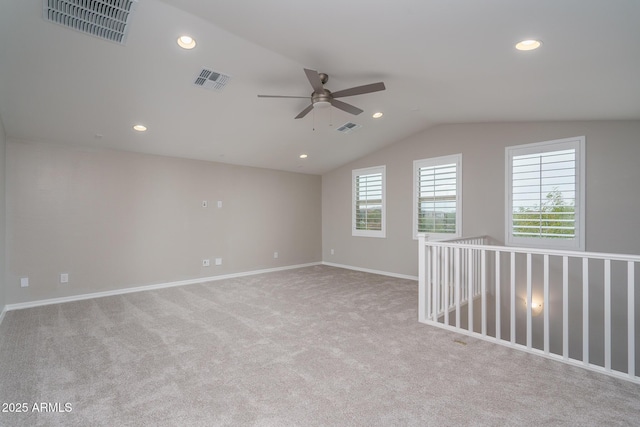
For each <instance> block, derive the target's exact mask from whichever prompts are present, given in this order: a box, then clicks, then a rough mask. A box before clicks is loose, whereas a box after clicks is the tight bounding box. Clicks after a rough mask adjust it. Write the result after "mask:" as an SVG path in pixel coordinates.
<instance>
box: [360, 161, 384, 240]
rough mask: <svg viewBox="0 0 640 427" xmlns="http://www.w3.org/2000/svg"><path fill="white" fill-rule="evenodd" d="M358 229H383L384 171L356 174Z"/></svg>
mask: <svg viewBox="0 0 640 427" xmlns="http://www.w3.org/2000/svg"><path fill="white" fill-rule="evenodd" d="M355 202H356V209H355V215H356V218H355V224H356V230H376V231H380V230H382V173H381V172H379V173H371V174H367V175H357V176H356V200H355Z"/></svg>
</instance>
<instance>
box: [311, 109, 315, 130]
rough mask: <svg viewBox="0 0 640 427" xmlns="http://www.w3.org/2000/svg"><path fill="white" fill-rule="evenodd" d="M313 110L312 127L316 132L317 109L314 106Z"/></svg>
mask: <svg viewBox="0 0 640 427" xmlns="http://www.w3.org/2000/svg"><path fill="white" fill-rule="evenodd" d="M311 112H312V114H313V128H312V129H313V131H314V132H315V130H316V109H315V108H314V109H313V110H312V111H311Z"/></svg>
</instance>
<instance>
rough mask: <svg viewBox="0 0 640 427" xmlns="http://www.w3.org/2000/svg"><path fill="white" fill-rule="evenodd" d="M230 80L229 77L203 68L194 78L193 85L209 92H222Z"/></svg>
mask: <svg viewBox="0 0 640 427" xmlns="http://www.w3.org/2000/svg"><path fill="white" fill-rule="evenodd" d="M229 80H231V76H228V75H226V74H222V73H219V72H218V71H213V70H211V69H208V68H203V69H202V71H200V73H198V75H197V76H196V79H195V80H194V81H193V84H194V85H196V86H200V87H203V88H205V89H211V90H218V91H220V90H222V89H224V87H225V86H226V85H227V83H229Z"/></svg>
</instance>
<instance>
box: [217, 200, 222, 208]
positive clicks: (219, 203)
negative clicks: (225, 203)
mask: <svg viewBox="0 0 640 427" xmlns="http://www.w3.org/2000/svg"><path fill="white" fill-rule="evenodd" d="M221 207H222V200H218V208H221Z"/></svg>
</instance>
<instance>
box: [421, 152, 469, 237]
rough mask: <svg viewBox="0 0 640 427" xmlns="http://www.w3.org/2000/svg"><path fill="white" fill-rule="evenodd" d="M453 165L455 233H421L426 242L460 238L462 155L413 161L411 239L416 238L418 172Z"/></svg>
mask: <svg viewBox="0 0 640 427" xmlns="http://www.w3.org/2000/svg"><path fill="white" fill-rule="evenodd" d="M451 163H455V165H456V231H455V233H422V234H425V235H426V236H427V239H428V240H449V239H457V238H459V237H461V236H462V154H453V155H449V156H442V157H433V158H430V159H421V160H414V161H413V238H414V239H417V238H418V204H419V198H420V194H419V191H420V188H419V179H420V176H419V170H420V168H424V167H434V166H441V165H447V164H451Z"/></svg>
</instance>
